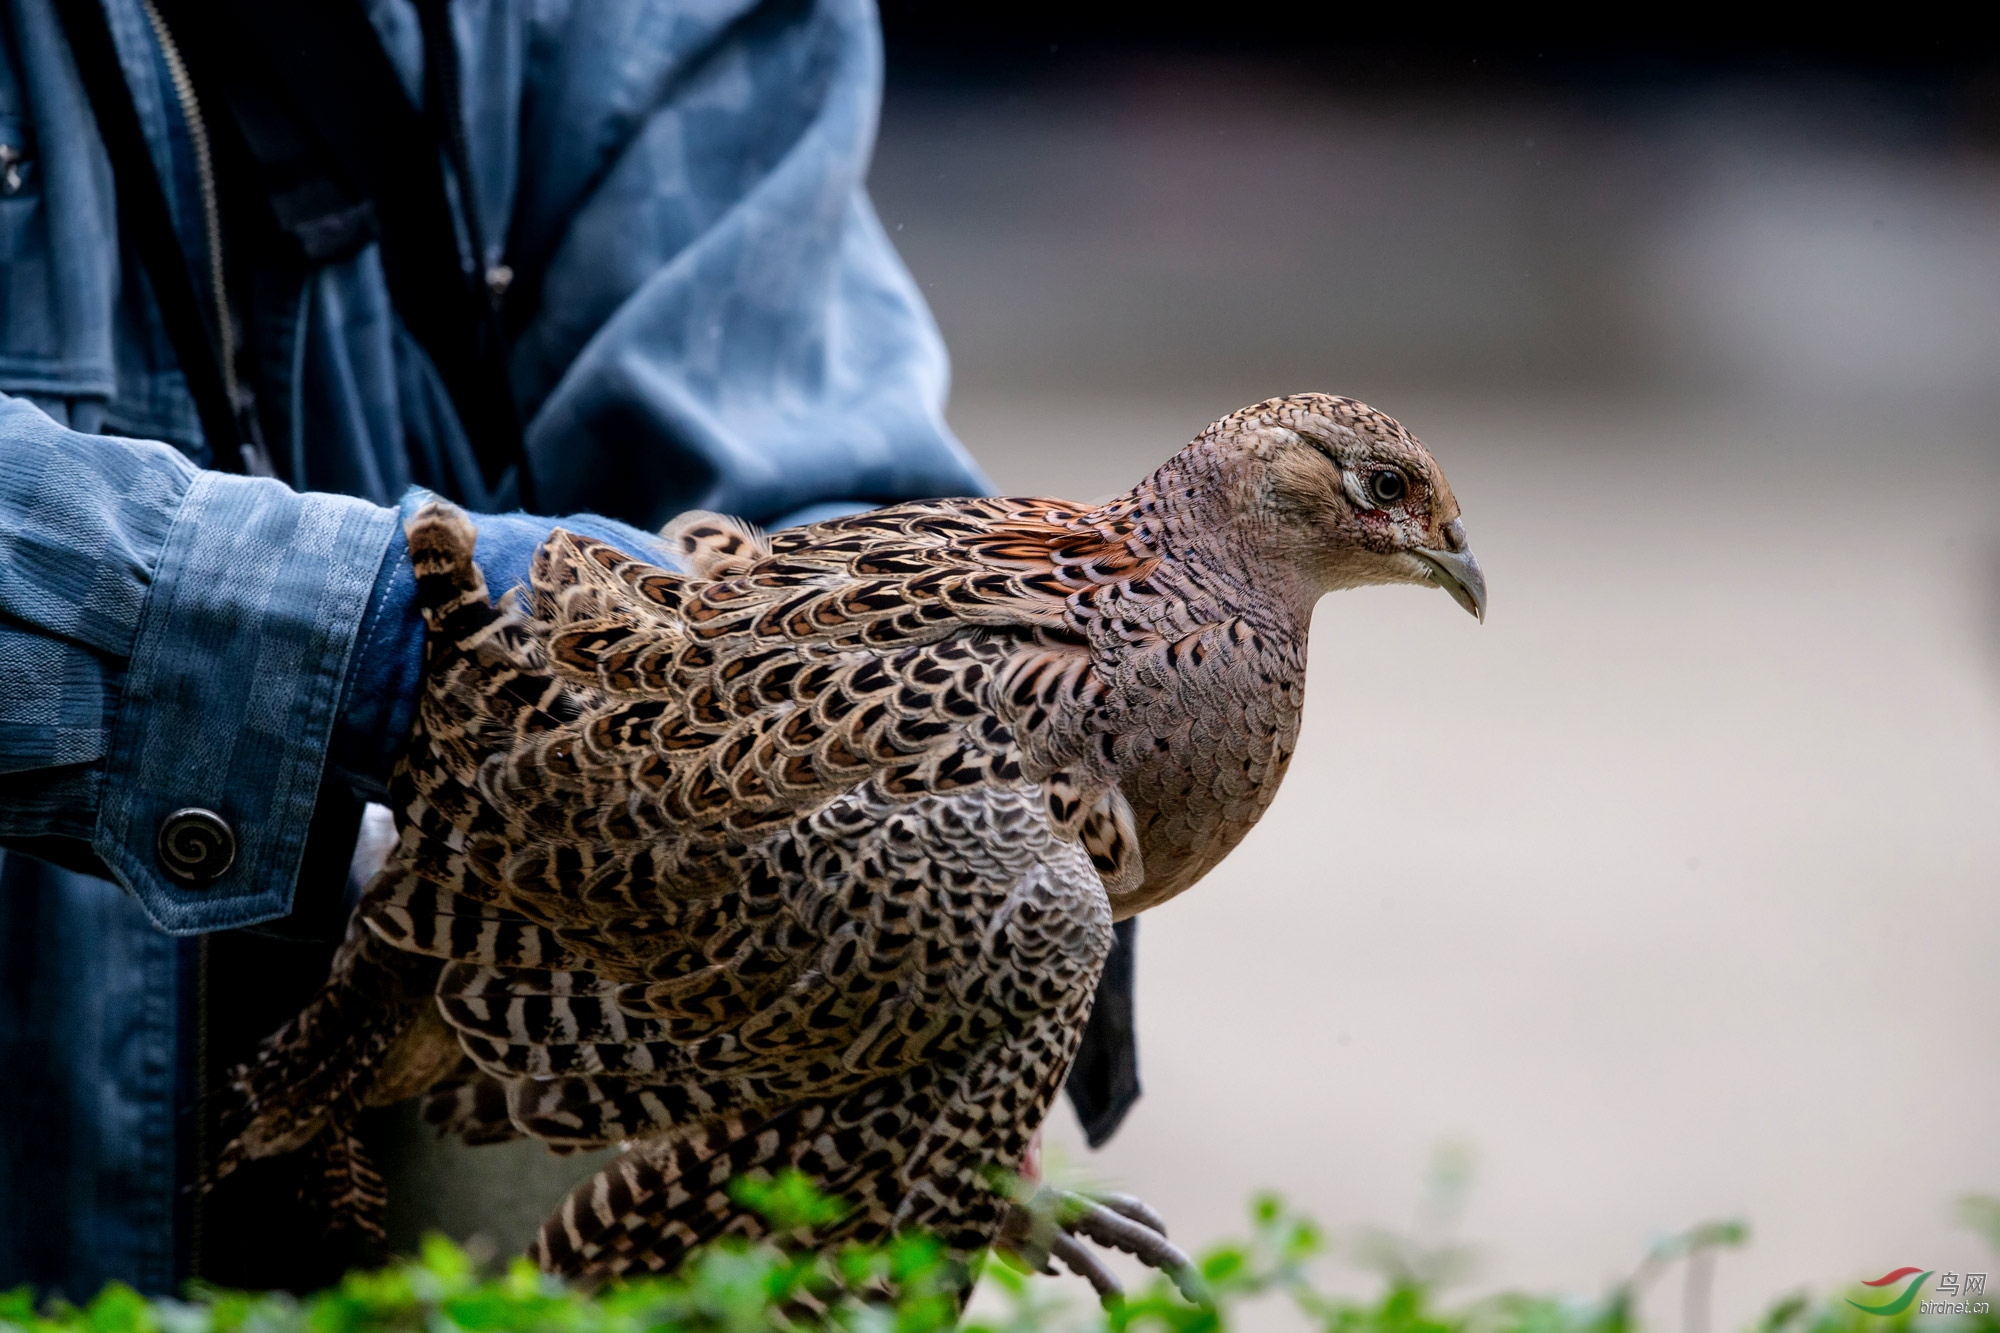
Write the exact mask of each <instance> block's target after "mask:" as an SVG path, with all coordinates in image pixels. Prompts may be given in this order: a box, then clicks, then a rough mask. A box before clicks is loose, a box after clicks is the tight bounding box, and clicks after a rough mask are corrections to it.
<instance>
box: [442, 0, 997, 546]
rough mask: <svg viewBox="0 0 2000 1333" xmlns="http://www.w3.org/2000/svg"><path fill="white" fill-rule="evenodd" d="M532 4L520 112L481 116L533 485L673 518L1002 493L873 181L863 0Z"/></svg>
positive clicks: (874, 28) (637, 513) (877, 42)
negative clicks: (963, 418)
mask: <svg viewBox="0 0 2000 1333" xmlns="http://www.w3.org/2000/svg"><path fill="white" fill-rule="evenodd" d="M532 12H533V13H534V15H535V17H534V18H532V19H530V21H529V26H530V29H531V37H530V39H529V41H528V42H527V44H526V48H525V50H524V51H523V53H522V55H521V59H522V60H523V62H524V82H525V86H526V87H527V89H529V90H530V95H528V96H527V97H526V98H525V100H524V101H523V103H522V110H521V114H520V116H519V119H518V122H516V121H512V120H509V119H508V118H507V117H506V116H505V115H503V114H501V113H502V110H503V108H500V107H480V106H475V107H474V108H473V114H472V115H471V117H470V120H471V123H472V124H473V126H474V127H475V128H474V130H473V134H474V138H475V156H478V157H480V158H481V159H482V160H483V161H485V162H487V163H488V164H490V166H491V176H492V179H491V181H490V183H489V185H488V188H487V189H486V190H485V191H484V192H483V193H484V195H485V196H487V197H490V198H494V199H512V200H513V201H514V202H513V207H512V210H511V212H506V213H503V212H500V211H498V210H496V214H495V217H494V219H493V221H494V223H495V224H504V225H500V226H499V227H498V229H497V230H494V231H493V232H491V233H490V234H494V235H500V234H505V235H506V236H507V237H508V249H507V256H508V263H509V264H510V265H512V267H513V270H514V271H515V272H516V273H517V274H518V275H519V277H518V278H517V279H516V281H517V282H518V283H519V284H520V287H519V290H517V291H513V292H510V296H509V300H510V302H511V303H513V307H510V308H514V307H518V309H519V310H520V311H522V312H524V314H525V316H526V317H525V321H524V324H523V326H522V328H521V330H520V333H519V336H518V337H517V338H516V340H515V341H514V344H513V348H512V352H511V356H512V370H513V378H514V385H515V390H516V393H517V395H518V396H519V398H520V400H521V406H522V415H523V419H524V420H526V421H527V422H528V427H527V445H528V451H529V456H530V460H531V463H532V466H533V469H534V472H535V477H536V485H537V488H538V489H537V498H538V501H539V503H540V504H542V505H543V506H544V508H545V509H547V510H550V511H553V512H557V513H561V512H564V511H571V510H588V511H594V512H597V513H602V514H609V515H612V516H615V517H617V518H620V519H624V520H628V521H630V522H633V523H636V524H639V525H640V526H642V527H656V526H658V525H659V524H660V523H662V522H664V521H665V520H666V519H668V518H669V517H671V516H672V515H674V514H675V513H678V512H680V511H682V510H685V509H714V510H719V511H721V512H723V513H729V514H736V515H740V516H742V517H744V518H747V519H750V520H751V521H753V522H757V523H766V524H769V523H773V522H774V521H776V520H777V519H778V517H779V516H780V515H784V514H788V513H791V512H793V511H795V510H799V509H802V508H804V507H805V506H808V505H812V504H816V503H820V502H825V501H829V500H834V499H860V500H869V501H873V502H875V503H878V504H879V503H884V502H888V501H894V500H903V499H917V498H921V497H928V496H938V495H972V494H983V493H985V492H986V491H987V490H988V489H989V485H988V483H987V481H986V479H985V478H984V477H983V476H982V475H981V474H980V471H979V469H978V467H977V465H976V464H975V463H974V462H973V461H972V459H971V457H970V456H969V455H968V454H967V453H966V452H965V450H964V449H963V448H962V447H961V446H960V445H959V443H958V441H957V440H956V439H955V438H954V437H953V436H952V433H951V430H950V428H949V427H948V426H947V425H946V424H945V420H944V398H945V390H946V385H947V380H948V363H947V360H946V357H945V352H944V344H943V341H942V339H941V338H940V337H939V334H938V330H937V327H936V325H935V324H934V323H933V322H932V320H931V317H930V313H929V312H928V311H927V310H926V309H925V307H924V302H923V299H922V296H921V294H920V293H919V291H918V289H917V285H916V283H915V281H914V280H913V279H912V278H911V276H910V274H909V272H908V270H906V269H905V268H904V267H903V264H902V261H901V260H900V259H899V258H898V257H897V255H896V252H895V250H894V249H893V248H892V247H891V245H890V244H889V239H888V237H887V236H886V235H885V234H884V232H883V229H882V226H881V223H880V222H879V221H878V219H877V218H876V215H875V211H874V209H873V207H872V206H871V204H870V203H869V200H868V195H867V191H866V178H867V172H868V161H869V155H870V153H871V151H872V149H873V146H874V140H875V129H876V118H877V111H878V106H879V100H880V91H881V82H882V47H881V35H880V31H879V28H878V25H877V21H876V16H875V12H874V8H873V6H872V5H871V4H870V3H869V0H811V2H810V3H800V4H783V5H780V4H772V3H768V2H765V0H715V2H714V3H707V4H697V5H675V6H647V5H640V4H617V3H603V4H591V5H551V6H548V7H546V8H544V9H540V10H535V11H532ZM640 53H643V57H642V56H641V54H640ZM515 123H518V125H519V143H518V147H517V148H516V149H515V150H514V151H505V152H503V151H501V149H503V148H504V147H506V146H507V144H506V136H504V135H501V134H499V133H498V127H500V126H503V125H512V124H515ZM481 126H486V127H493V128H492V131H491V133H490V134H488V135H487V137H486V138H484V139H482V138H481V132H480V129H479V127H481ZM481 144H486V145H487V146H486V151H484V152H483V153H482V152H480V151H479V149H480V146H481Z"/></svg>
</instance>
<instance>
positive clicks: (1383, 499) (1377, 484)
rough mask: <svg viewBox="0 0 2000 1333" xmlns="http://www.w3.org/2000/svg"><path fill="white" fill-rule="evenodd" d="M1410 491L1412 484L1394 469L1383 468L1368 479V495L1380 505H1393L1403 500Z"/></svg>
mask: <svg viewBox="0 0 2000 1333" xmlns="http://www.w3.org/2000/svg"><path fill="white" fill-rule="evenodd" d="M1409 489H1410V483H1409V482H1407V481H1405V480H1404V479H1403V474H1402V473H1400V472H1398V471H1396V470H1395V469H1394V468H1386V467H1385V468H1383V469H1382V470H1381V471H1380V472H1376V473H1373V474H1371V475H1370V476H1369V478H1368V495H1369V497H1370V498H1371V499H1373V500H1374V501H1375V503H1376V504H1380V505H1392V504H1394V503H1396V501H1398V500H1400V499H1402V498H1403V496H1404V495H1405V494H1407V493H1408V491H1409Z"/></svg>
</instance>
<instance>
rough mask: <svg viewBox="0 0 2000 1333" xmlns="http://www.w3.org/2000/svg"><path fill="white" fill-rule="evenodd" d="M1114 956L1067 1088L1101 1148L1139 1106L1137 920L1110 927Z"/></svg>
mask: <svg viewBox="0 0 2000 1333" xmlns="http://www.w3.org/2000/svg"><path fill="white" fill-rule="evenodd" d="M1112 932H1113V943H1112V946H1111V956H1110V957H1109V958H1106V959H1105V960H1104V975H1103V976H1102V977H1101V978H1100V979H1099V980H1098V983H1097V1003H1096V1004H1095V1005H1093V1006H1092V1007H1091V1010H1090V1024H1089V1026H1087V1027H1085V1028H1084V1030H1083V1044H1082V1045H1081V1046H1079V1047H1078V1048H1077V1052H1076V1063H1075V1064H1074V1065H1072V1066H1070V1071H1069V1082H1068V1083H1066V1084H1064V1085H1063V1088H1064V1091H1066V1092H1068V1093H1069V1101H1070V1105H1071V1106H1073V1107H1075V1108H1076V1118H1077V1120H1078V1121H1080V1122H1081V1123H1082V1125H1083V1136H1084V1138H1085V1139H1086V1140H1087V1141H1088V1142H1089V1143H1090V1146H1091V1147H1093V1148H1101V1147H1103V1146H1104V1144H1105V1143H1107V1142H1109V1141H1110V1139H1111V1136H1112V1135H1113V1134H1116V1133H1117V1132H1118V1126H1119V1125H1121V1124H1123V1123H1124V1121H1125V1113H1126V1112H1127V1111H1130V1110H1131V1109H1132V1105H1133V1103H1134V1102H1137V1101H1138V1100H1139V1036H1138V1033H1137V1031H1136V1030H1135V1029H1134V1028H1133V1025H1132V1019H1133V990H1132V986H1133V973H1134V968H1135V966H1136V964H1137V961H1138V941H1139V919H1138V918H1137V917H1128V918H1126V919H1125V920H1123V921H1120V922H1119V923H1118V924H1117V925H1116V926H1114V927H1112Z"/></svg>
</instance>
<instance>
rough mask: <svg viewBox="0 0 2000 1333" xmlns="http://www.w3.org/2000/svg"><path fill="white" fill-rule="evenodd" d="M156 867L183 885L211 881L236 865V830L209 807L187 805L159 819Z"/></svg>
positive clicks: (219, 877)
mask: <svg viewBox="0 0 2000 1333" xmlns="http://www.w3.org/2000/svg"><path fill="white" fill-rule="evenodd" d="M153 850H154V853H155V854H156V855H157V856H158V857H159V858H160V868H161V869H163V870H165V871H166V872H167V873H168V874H169V875H172V876H173V877H174V878H175V879H177V880H179V881H180V882H181V883H183V884H195V885H200V884H212V883H214V882H215V881H216V880H218V879H221V878H222V876H223V875H224V874H226V873H227V872H228V870H229V867H231V866H232V865H235V864H236V830H235V829H232V828H231V827H229V821H228V820H226V819H224V818H223V817H222V816H221V815H218V814H216V813H215V811H213V810H204V809H202V808H201V807H200V806H196V805H191V806H189V807H188V808H187V809H185V810H176V811H174V812H173V813H172V814H170V815H168V816H167V817H166V818H165V819H163V820H161V821H160V838H159V841H158V842H157V843H156V844H155V845H154V849H153Z"/></svg>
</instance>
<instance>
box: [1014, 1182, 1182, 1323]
mask: <svg viewBox="0 0 2000 1333" xmlns="http://www.w3.org/2000/svg"><path fill="white" fill-rule="evenodd" d="M1085 1240H1091V1241H1095V1242H1096V1243H1097V1244H1099V1245H1104V1246H1108V1247H1110V1248H1111V1249H1115V1250H1123V1251H1124V1252H1125V1253H1127V1254H1129V1255H1132V1256H1133V1257H1134V1258H1136V1259H1137V1260H1138V1261H1139V1262H1140V1263H1142V1264H1144V1265H1146V1266H1147V1267H1148V1268H1154V1269H1158V1270H1159V1271H1160V1272H1162V1273H1165V1274H1166V1275H1167V1278H1168V1279H1169V1280H1170V1281H1171V1282H1172V1283H1173V1284H1174V1286H1175V1287H1177V1288H1179V1289H1180V1293H1181V1295H1183V1296H1185V1297H1187V1298H1188V1299H1189V1300H1190V1301H1193V1302H1194V1303H1195V1304H1197V1305H1206V1304H1207V1303H1208V1301H1209V1295H1208V1289H1207V1286H1206V1284H1205V1283H1203V1282H1202V1280H1201V1274H1200V1273H1199V1272H1197V1271H1196V1269H1195V1266H1194V1262H1193V1261H1192V1260H1190V1259H1189V1258H1188V1257H1187V1254H1186V1252H1185V1251H1183V1250H1182V1249H1181V1248H1180V1247H1179V1246H1177V1245H1175V1244H1174V1243H1173V1242H1172V1241H1170V1240H1168V1239H1167V1224H1166V1221H1165V1220H1164V1219H1163V1218H1161V1216H1160V1215H1159V1214H1158V1213H1156V1212H1154V1211H1153V1210H1152V1209H1151V1208H1149V1207H1147V1206H1146V1204H1145V1203H1143V1202H1142V1201H1140V1200H1138V1199H1135V1198H1133V1197H1132V1196H1131V1195H1129V1194H1112V1193H1102V1194H1099V1193H1091V1194H1084V1193H1079V1192H1077V1191H1075V1190H1064V1189H1056V1188H1054V1187H1052V1186H1048V1185H1043V1186H1041V1187H1040V1188H1038V1189H1036V1190H1035V1191H1034V1192H1033V1193H1032V1194H1030V1195H1029V1196H1028V1197H1027V1198H1025V1199H1017V1200H1015V1202H1014V1204H1013V1206H1012V1207H1011V1208H1010V1209H1009V1211H1008V1215H1007V1220H1006V1222H1005V1223H1004V1224H1003V1225H1002V1227H1001V1232H1000V1238H999V1244H1000V1246H1001V1247H1002V1248H1004V1249H1007V1250H1010V1251H1012V1252H1013V1253H1014V1254H1017V1255H1019V1256H1020V1257H1021V1258H1022V1260H1023V1261H1024V1262H1025V1263H1026V1264H1027V1266H1028V1267H1030V1268H1032V1269H1034V1270H1035V1271H1036V1272H1041V1273H1052V1272H1054V1271H1055V1270H1054V1268H1053V1267H1051V1266H1050V1260H1051V1259H1060V1260H1062V1262H1063V1266H1064V1267H1066V1268H1068V1269H1069V1270H1070V1272H1072V1273H1075V1274H1076V1275H1077V1276H1078V1277H1081V1278H1083V1279H1084V1280H1085V1281H1086V1282H1088V1283H1090V1285H1091V1286H1092V1287H1093V1288H1095V1289H1096V1291H1097V1298H1098V1300H1100V1301H1102V1302H1103V1303H1104V1304H1105V1306H1106V1307H1110V1306H1113V1305H1116V1304H1117V1303H1118V1302H1119V1301H1121V1300H1123V1299H1124V1298H1125V1290H1124V1288H1123V1287H1122V1286H1121V1285H1120V1284H1119V1281H1118V1279H1117V1277H1116V1276H1114V1275H1113V1274H1112V1272H1111V1270H1110V1269H1109V1268H1107V1267H1105V1265H1104V1261H1103V1260H1102V1259H1100V1258H1098V1256H1097V1255H1096V1254H1094V1253H1093V1252H1092V1251H1091V1250H1090V1248H1089V1247H1088V1246H1086V1245H1085V1244H1084V1243H1083V1242H1084V1241H1085Z"/></svg>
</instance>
